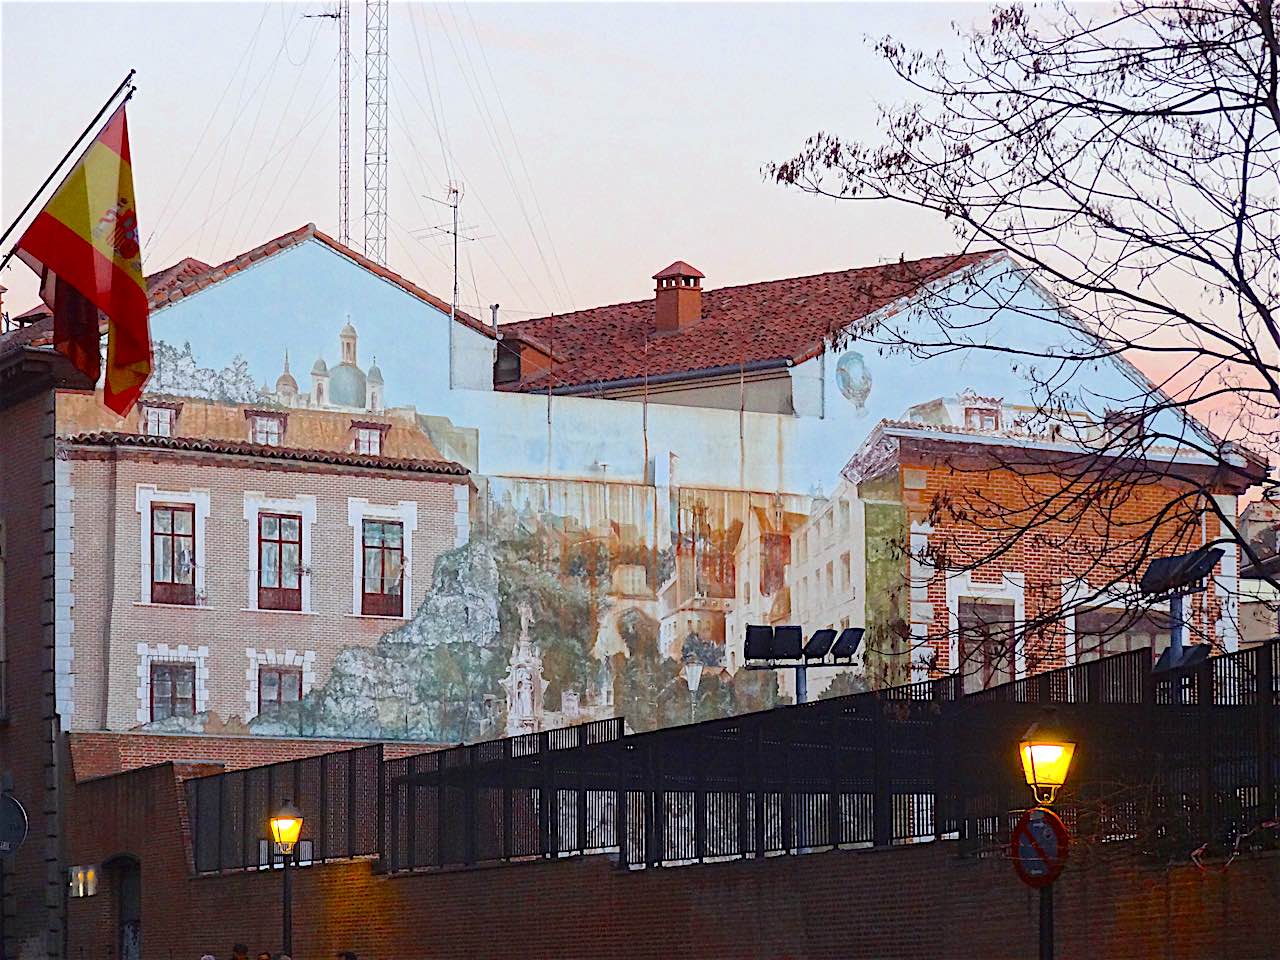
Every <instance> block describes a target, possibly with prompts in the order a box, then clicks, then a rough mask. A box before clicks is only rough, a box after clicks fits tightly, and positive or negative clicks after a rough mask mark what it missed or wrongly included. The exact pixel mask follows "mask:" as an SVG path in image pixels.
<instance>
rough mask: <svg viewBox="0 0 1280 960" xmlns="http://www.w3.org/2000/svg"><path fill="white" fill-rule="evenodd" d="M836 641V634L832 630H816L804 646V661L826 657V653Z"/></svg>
mask: <svg viewBox="0 0 1280 960" xmlns="http://www.w3.org/2000/svg"><path fill="white" fill-rule="evenodd" d="M835 641H836V632H835V631H834V630H817V631H814V634H813V636H812V637H810V638H809V642H808V643H806V644H805V645H804V658H805V659H806V660H821V659H822V658H823V657H825V656H826V655H827V651H828V650H830V649H831V645H832V644H833V643H835Z"/></svg>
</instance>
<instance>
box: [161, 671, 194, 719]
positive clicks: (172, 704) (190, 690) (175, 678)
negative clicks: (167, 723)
mask: <svg viewBox="0 0 1280 960" xmlns="http://www.w3.org/2000/svg"><path fill="white" fill-rule="evenodd" d="M195 715H196V665H195V664H194V663H153V664H151V719H152V720H166V719H168V718H169V717H194V716H195Z"/></svg>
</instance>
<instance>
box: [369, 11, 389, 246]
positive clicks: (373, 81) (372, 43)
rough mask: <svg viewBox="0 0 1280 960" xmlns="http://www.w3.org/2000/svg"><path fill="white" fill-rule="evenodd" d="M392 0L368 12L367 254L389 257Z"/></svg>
mask: <svg viewBox="0 0 1280 960" xmlns="http://www.w3.org/2000/svg"><path fill="white" fill-rule="evenodd" d="M388 5H389V4H388V0H368V2H367V3H366V4H365V8H364V9H365V14H364V255H365V256H366V257H368V258H369V259H370V260H372V261H373V262H374V263H378V264H384V263H386V260H387V21H388Z"/></svg>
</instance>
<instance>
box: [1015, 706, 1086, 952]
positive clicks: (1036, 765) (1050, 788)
mask: <svg viewBox="0 0 1280 960" xmlns="http://www.w3.org/2000/svg"><path fill="white" fill-rule="evenodd" d="M1075 752H1076V745H1075V744H1074V743H1072V742H1071V741H1070V740H1068V739H1067V738H1066V737H1064V736H1062V735H1061V734H1058V733H1055V732H1052V731H1048V730H1042V729H1040V728H1039V726H1038V725H1033V726H1032V727H1031V729H1030V730H1028V731H1027V732H1026V734H1025V735H1024V737H1023V740H1022V742H1021V743H1019V744H1018V757H1019V759H1020V760H1021V761H1022V775H1023V777H1024V778H1025V779H1026V781H1027V786H1028V787H1030V788H1031V794H1032V796H1034V797H1035V801H1036V807H1035V808H1034V809H1032V810H1029V811H1027V815H1026V816H1025V817H1024V820H1023V822H1024V823H1026V824H1027V832H1028V834H1030V835H1031V836H1032V838H1033V841H1034V838H1035V836H1036V834H1035V831H1034V828H1033V824H1038V825H1040V830H1039V836H1040V837H1049V836H1054V837H1056V836H1059V835H1060V836H1061V840H1062V843H1061V848H1060V849H1059V848H1058V845H1056V844H1055V850H1054V854H1053V856H1052V857H1051V856H1050V855H1049V854H1048V853H1047V852H1046V851H1044V850H1043V849H1042V848H1043V846H1044V844H1043V843H1041V844H1039V846H1038V848H1039V849H1040V856H1041V857H1042V858H1043V859H1044V873H1043V874H1042V875H1041V876H1040V877H1039V878H1038V880H1039V882H1037V884H1036V885H1037V886H1039V888H1040V960H1053V881H1054V880H1055V879H1057V872H1058V871H1060V870H1061V869H1062V857H1063V856H1065V853H1066V850H1065V841H1066V827H1065V826H1063V824H1062V821H1061V820H1059V819H1058V817H1057V815H1056V814H1054V813H1053V811H1051V810H1049V809H1048V806H1049V805H1050V804H1052V803H1053V801H1054V799H1055V798H1056V796H1057V793H1058V790H1059V789H1060V788H1061V787H1062V785H1063V784H1064V783H1065V782H1066V780H1067V771H1068V770H1070V768H1071V760H1072V758H1073V757H1074V756H1075ZM1021 827H1022V823H1019V828H1020V829H1021ZM1046 828H1048V829H1046ZM1018 846H1019V837H1018V836H1017V832H1016V831H1015V837H1014V856H1017V855H1018V852H1017V851H1018ZM1015 863H1016V861H1015ZM1018 872H1019V875H1020V876H1022V877H1023V879H1024V881H1027V882H1030V880H1029V879H1028V877H1027V876H1026V875H1025V873H1024V872H1023V871H1022V870H1019V871H1018Z"/></svg>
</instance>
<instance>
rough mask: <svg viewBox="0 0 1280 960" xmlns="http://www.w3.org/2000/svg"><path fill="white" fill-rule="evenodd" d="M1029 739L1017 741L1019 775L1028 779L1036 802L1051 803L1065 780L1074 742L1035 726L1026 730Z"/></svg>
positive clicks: (1073, 749) (1073, 754) (1073, 752)
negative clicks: (1020, 773)
mask: <svg viewBox="0 0 1280 960" xmlns="http://www.w3.org/2000/svg"><path fill="white" fill-rule="evenodd" d="M1027 737H1028V739H1026V740H1023V741H1022V742H1021V743H1019V744H1018V754H1019V756H1020V757H1021V758H1022V775H1023V776H1024V777H1026V779H1027V786H1029V787H1030V788H1031V793H1032V795H1033V796H1034V797H1035V798H1036V803H1039V804H1046V805H1047V804H1051V803H1053V800H1054V797H1055V796H1056V795H1057V793H1058V788H1059V787H1061V786H1062V785H1063V784H1064V783H1065V782H1066V780H1067V770H1068V769H1070V767H1071V758H1072V757H1074V756H1075V752H1076V745H1075V744H1074V743H1072V742H1071V741H1070V740H1066V739H1064V738H1062V737H1060V736H1057V735H1054V734H1050V733H1047V732H1042V731H1039V730H1037V729H1036V728H1034V727H1033V728H1032V729H1031V730H1028V731H1027Z"/></svg>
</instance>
